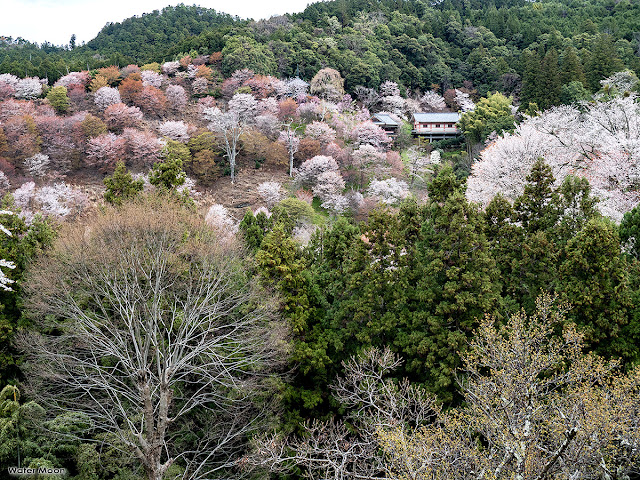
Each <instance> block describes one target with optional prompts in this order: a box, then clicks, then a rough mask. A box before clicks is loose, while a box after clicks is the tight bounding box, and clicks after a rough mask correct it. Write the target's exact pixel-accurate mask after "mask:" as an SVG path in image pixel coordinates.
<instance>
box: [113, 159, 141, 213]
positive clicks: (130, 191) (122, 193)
mask: <svg viewBox="0 0 640 480" xmlns="http://www.w3.org/2000/svg"><path fill="white" fill-rule="evenodd" d="M104 185H105V186H106V187H107V189H106V190H105V192H104V199H105V201H107V202H108V203H110V204H112V205H122V202H123V201H125V200H131V199H132V198H135V197H136V195H138V193H140V192H142V190H143V189H144V182H143V181H142V179H138V180H134V179H133V176H132V175H131V173H130V172H128V171H127V167H125V165H124V162H123V161H119V162H118V163H117V164H116V169H115V170H114V172H113V175H111V176H110V177H107V178H105V179H104Z"/></svg>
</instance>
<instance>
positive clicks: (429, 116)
mask: <svg viewBox="0 0 640 480" xmlns="http://www.w3.org/2000/svg"><path fill="white" fill-rule="evenodd" d="M413 118H414V119H415V121H416V122H418V123H439V122H440V123H456V122H458V120H460V114H459V113H455V112H454V113H450V112H449V113H414V114H413Z"/></svg>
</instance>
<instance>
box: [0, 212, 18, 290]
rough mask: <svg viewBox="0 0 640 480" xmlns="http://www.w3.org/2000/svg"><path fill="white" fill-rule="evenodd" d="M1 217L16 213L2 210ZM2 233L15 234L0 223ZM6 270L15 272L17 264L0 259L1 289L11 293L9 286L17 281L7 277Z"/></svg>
mask: <svg viewBox="0 0 640 480" xmlns="http://www.w3.org/2000/svg"><path fill="white" fill-rule="evenodd" d="M0 215H15V212H12V211H11V210H0ZM0 232H2V233H4V234H5V235H8V236H10V237H12V236H13V234H12V233H11V230H9V229H8V228H7V227H5V226H4V225H2V224H1V223H0ZM5 268H8V269H9V270H13V269H14V268H16V264H15V263H13V262H12V261H9V260H6V259H4V258H1V259H0V289H2V290H4V291H5V292H11V291H12V290H13V289H12V288H11V287H10V286H9V285H11V284H12V283H14V282H15V280H13V279H11V278H9V277H7V274H6V273H5V271H4V269H5Z"/></svg>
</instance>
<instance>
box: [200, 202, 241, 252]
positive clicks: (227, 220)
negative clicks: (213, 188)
mask: <svg viewBox="0 0 640 480" xmlns="http://www.w3.org/2000/svg"><path fill="white" fill-rule="evenodd" d="M205 222H207V225H209V226H210V227H211V228H213V230H214V231H215V233H216V234H217V235H218V239H219V241H221V242H222V243H225V244H231V243H232V242H233V240H234V239H235V235H236V233H238V224H237V223H236V221H235V220H234V218H233V217H232V216H231V215H230V214H229V210H227V209H226V208H225V207H224V206H222V205H220V204H219V203H216V204H213V205H211V207H209V210H207V215H206V216H205Z"/></svg>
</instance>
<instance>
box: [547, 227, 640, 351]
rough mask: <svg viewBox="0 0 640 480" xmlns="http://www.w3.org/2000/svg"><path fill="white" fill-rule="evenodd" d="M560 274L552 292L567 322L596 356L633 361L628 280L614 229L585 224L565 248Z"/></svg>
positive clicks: (635, 348) (634, 338) (635, 347)
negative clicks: (565, 307) (566, 308)
mask: <svg viewBox="0 0 640 480" xmlns="http://www.w3.org/2000/svg"><path fill="white" fill-rule="evenodd" d="M564 256H565V260H564V262H563V263H562V266H561V268H560V275H559V279H558V292H559V293H560V294H561V295H562V296H563V297H564V299H565V300H566V301H567V302H568V303H570V304H571V305H572V309H571V311H570V318H571V319H572V320H573V321H574V322H576V323H577V324H578V325H579V326H580V327H582V330H583V331H584V334H585V341H586V343H587V345H588V346H589V347H590V348H591V349H592V350H594V351H595V352H596V353H598V354H599V355H602V356H605V357H608V358H611V357H622V358H623V359H624V360H626V361H629V360H632V359H635V358H636V357H637V355H638V340H639V339H638V338H637V336H630V335H627V334H625V332H627V331H636V330H637V326H635V325H629V310H630V308H631V306H632V303H631V292H630V288H629V279H628V273H627V268H626V265H625V262H624V258H623V256H622V255H621V248H620V239H619V237H618V234H617V232H616V228H615V226H614V225H612V224H611V223H609V222H608V221H606V220H604V219H593V220H590V221H589V222H588V223H587V224H586V225H585V226H584V228H583V229H582V230H581V231H580V232H578V233H577V234H576V235H575V237H574V238H572V239H571V240H569V241H568V242H567V246H566V248H565V252H564Z"/></svg>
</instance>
